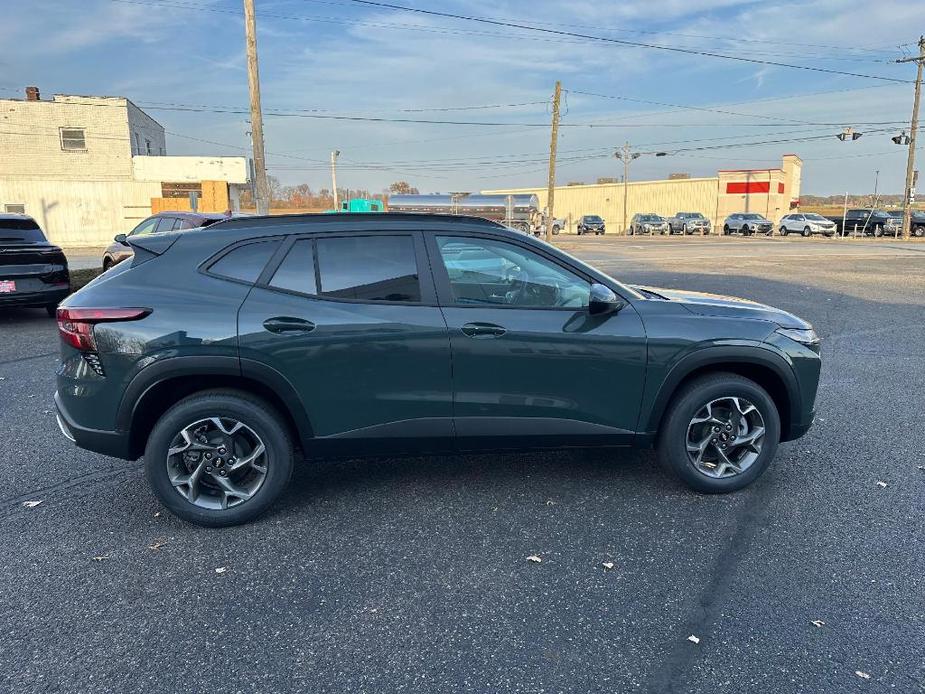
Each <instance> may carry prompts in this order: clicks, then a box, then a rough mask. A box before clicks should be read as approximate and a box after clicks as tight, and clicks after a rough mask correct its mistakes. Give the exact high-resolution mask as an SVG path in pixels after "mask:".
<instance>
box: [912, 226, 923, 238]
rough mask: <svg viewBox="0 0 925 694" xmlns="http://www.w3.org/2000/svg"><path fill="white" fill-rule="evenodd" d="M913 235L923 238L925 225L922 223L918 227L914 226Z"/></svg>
mask: <svg viewBox="0 0 925 694" xmlns="http://www.w3.org/2000/svg"><path fill="white" fill-rule="evenodd" d="M912 235H913V236H915V237H916V238H922V237H923V236H925V226H923V225H921V224H920V225H919V226H917V227H912Z"/></svg>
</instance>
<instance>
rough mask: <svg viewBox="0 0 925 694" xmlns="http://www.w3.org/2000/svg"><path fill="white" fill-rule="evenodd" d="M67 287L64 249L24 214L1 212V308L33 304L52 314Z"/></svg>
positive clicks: (69, 278)
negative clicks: (56, 244) (49, 239)
mask: <svg viewBox="0 0 925 694" xmlns="http://www.w3.org/2000/svg"><path fill="white" fill-rule="evenodd" d="M70 288H71V277H70V273H69V272H68V267H67V258H65V257H64V251H62V250H61V249H60V248H58V246H55V245H54V244H51V243H49V242H48V239H46V238H45V234H43V233H42V229H41V227H39V225H38V223H37V222H36V221H35V220H34V219H32V217H30V216H28V215H25V214H10V213H2V214H0V308H2V307H4V306H35V307H40V308H44V309H45V310H46V311H48V315H49V316H54V315H55V309H56V308H57V306H58V302H59V301H61V300H62V299H63V298H64V297H66V296H67V295H68V294H69V293H70Z"/></svg>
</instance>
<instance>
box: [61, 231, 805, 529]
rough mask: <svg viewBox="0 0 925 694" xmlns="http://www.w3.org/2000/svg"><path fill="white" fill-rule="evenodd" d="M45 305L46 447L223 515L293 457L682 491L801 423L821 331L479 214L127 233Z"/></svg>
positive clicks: (735, 470) (262, 499)
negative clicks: (649, 452)
mask: <svg viewBox="0 0 925 694" xmlns="http://www.w3.org/2000/svg"><path fill="white" fill-rule="evenodd" d="M130 243H131V244H132V246H133V247H134V249H135V256H134V258H133V259H132V261H131V262H124V263H121V264H120V265H118V266H116V267H114V268H113V269H112V270H110V271H109V272H107V273H104V274H103V275H101V276H100V277H98V278H97V279H95V280H94V281H93V282H91V283H90V284H88V285H87V286H86V287H84V288H83V289H82V290H80V291H79V292H77V293H75V294H73V295H72V296H71V297H69V298H68V299H67V300H66V301H65V302H64V303H63V304H62V305H61V307H60V308H59V309H58V326H59V332H60V335H61V362H60V365H59V367H58V372H57V376H58V378H57V392H56V394H55V403H56V406H57V410H58V418H59V419H58V421H59V424H60V426H61V429H62V431H63V432H64V434H65V436H67V437H68V438H70V439H71V440H73V441H76V443H77V444H78V445H79V446H81V447H83V448H88V449H90V450H92V451H97V452H100V453H105V454H108V455H113V456H117V457H120V458H126V459H129V460H134V459H136V458H138V457H139V456H141V455H144V459H145V470H146V473H147V477H148V480H149V482H150V484H151V486H152V488H153V489H154V491H155V493H156V494H157V496H158V497H159V498H160V500H161V501H162V502H163V503H164V505H165V506H166V507H167V508H169V509H170V510H171V511H173V512H174V513H176V514H177V515H179V516H181V517H183V518H185V519H188V520H190V521H192V522H195V523H201V524H204V525H230V524H234V523H240V522H244V521H246V520H249V519H251V518H254V517H255V516H256V515H258V514H259V513H261V512H262V511H263V510H265V509H266V508H267V507H268V506H269V505H270V504H271V503H272V502H273V500H274V499H275V498H276V497H277V496H278V495H279V493H280V492H281V490H282V489H283V488H284V487H285V486H286V483H287V482H288V480H289V477H290V474H291V473H292V469H293V465H294V462H295V460H296V458H295V454H294V452H295V451H296V450H300V451H301V453H302V454H303V457H305V458H307V459H309V460H311V459H319V458H324V457H327V456H334V455H350V456H355V455H358V454H364V453H371V454H373V455H379V456H381V455H387V454H391V453H415V454H420V453H423V452H430V451H469V450H486V449H487V450H496V449H527V448H554V447H562V446H655V448H656V449H657V451H658V457H659V459H660V460H661V462H662V463H663V464H664V465H665V466H667V468H668V469H670V470H672V471H673V472H674V473H675V474H676V475H677V476H678V477H680V478H681V479H682V480H683V481H684V482H686V483H687V484H688V485H689V486H691V487H692V488H694V489H696V490H700V491H703V492H713V493H716V492H730V491H734V490H736V489H740V488H742V487H744V486H746V485H748V484H750V483H751V482H753V481H754V480H756V479H757V478H758V477H759V476H760V475H761V474H762V473H763V472H764V470H765V469H766V468H767V467H768V465H769V464H770V463H771V460H772V458H773V457H774V454H775V451H776V449H777V445H778V442H780V441H788V440H791V439H795V438H797V437H799V436H802V435H803V434H804V433H805V432H806V430H807V429H808V428H809V426H810V424H811V423H812V420H813V402H814V400H815V397H816V387H817V383H818V379H819V368H820V360H819V341H818V338H817V336H816V334H815V332H814V331H813V329H812V326H810V325H809V324H808V323H806V322H805V321H803V320H801V319H799V318H797V317H796V316H793V315H791V314H789V313H786V312H784V311H781V310H779V309H775V308H771V307H769V306H764V305H762V304H757V303H754V302H751V301H745V300H742V299H729V298H723V297H718V296H712V295H706V294H698V293H695V292H684V291H676V290H667V289H651V288H645V287H632V286H628V285H625V284H622V283H620V282H618V281H617V280H615V279H614V278H612V277H609V276H608V275H606V274H604V273H602V272H600V271H599V270H596V269H595V268H593V267H591V266H590V265H586V264H585V263H583V262H581V261H580V260H578V259H576V258H574V257H572V256H570V255H568V254H566V253H563V252H561V251H559V250H558V249H556V248H554V247H553V246H551V245H549V244H547V243H545V242H543V241H540V240H537V239H534V238H532V237H530V236H525V235H524V234H520V233H517V232H515V231H513V230H510V229H507V228H505V227H503V226H501V225H499V224H496V223H494V222H490V221H488V220H481V219H475V218H472V217H461V216H441V215H425V214H394V213H383V214H375V215H370V214H339V215H294V216H289V217H252V218H245V219H236V220H229V221H225V222H220V223H218V224H215V225H214V226H212V227H210V228H208V229H204V230H201V231H196V232H194V233H185V232H169V233H164V234H151V235H146V236H141V237H139V238H137V239H133V240H131V241H130Z"/></svg>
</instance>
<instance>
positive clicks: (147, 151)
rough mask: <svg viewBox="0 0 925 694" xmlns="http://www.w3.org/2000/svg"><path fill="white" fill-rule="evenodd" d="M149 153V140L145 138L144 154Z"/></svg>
mask: <svg viewBox="0 0 925 694" xmlns="http://www.w3.org/2000/svg"><path fill="white" fill-rule="evenodd" d="M151 153H152V151H151V140H149V139H147V138H145V154H148V155H150V154H151Z"/></svg>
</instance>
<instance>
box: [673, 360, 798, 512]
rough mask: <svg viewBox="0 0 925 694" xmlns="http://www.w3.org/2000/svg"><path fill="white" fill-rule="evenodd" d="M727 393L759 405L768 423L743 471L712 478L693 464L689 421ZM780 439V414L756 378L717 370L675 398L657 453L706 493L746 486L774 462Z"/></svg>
mask: <svg viewBox="0 0 925 694" xmlns="http://www.w3.org/2000/svg"><path fill="white" fill-rule="evenodd" d="M724 397H741V398H745V399H747V400H749V401H750V402H751V403H752V404H754V405H755V407H756V408H758V411H759V413H760V414H761V417H762V419H763V420H764V425H765V434H764V441H763V442H762V446H761V452H760V453H759V455H758V457H757V459H756V460H755V461H754V462H753V463H752V464H751V465H750V466H749V467H748V468H746V469H745V470H744V471H743V472H741V473H739V474H737V475H733V476H731V477H723V478H713V477H709V476H707V475H706V474H704V473H702V472H700V471H699V470H698V469H697V468H696V467H694V464H693V462H692V461H691V460H690V459H689V457H688V454H687V445H686V442H687V436H688V425H689V423H690V421H691V419H692V418H693V417H694V416H695V415H696V414H697V412H698V411H699V410H700V409H701V408H702V407H703V406H704V405H706V404H707V403H709V402H711V401H713V400H716V399H718V398H724ZM779 441H780V415H779V414H778V412H777V406H776V405H775V404H774V400H773V399H772V398H771V396H770V395H768V393H767V391H765V390H764V388H762V387H761V386H759V385H758V384H757V383H755V382H754V381H752V380H750V379H747V378H744V377H742V376H739V375H737V374H733V373H725V372H718V373H713V374H708V375H705V376H701V377H699V378H697V379H695V380H693V381H691V382H690V383H688V384H687V385H685V386H684V387H682V388H681V390H680V391H678V393H676V394H675V396H674V397H673V398H672V401H671V403H670V404H669V406H668V410H667V411H666V412H665V416H664V418H663V419H662V424H661V427H660V429H659V435H658V442H657V445H656V454H657V456H658V460H659V462H660V463H661V464H662V465H663V466H664V467H665V469H667V470H669V471H671V472H672V473H674V474H675V475H677V476H678V478H680V480H681V481H682V482H684V483H685V484H686V485H687V486H688V487H690V488H691V489H694V490H695V491H698V492H703V493H706V494H724V493H726V492H734V491H736V490H739V489H742V488H743V487H747V486H748V485H749V484H751V483H752V482H754V481H755V480H756V479H758V478H759V477H760V476H761V475H762V474H763V473H764V471H765V470H766V469H767V468H768V465H770V464H771V461H772V460H773V459H774V454H775V453H776V452H777V445H778V443H779Z"/></svg>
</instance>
